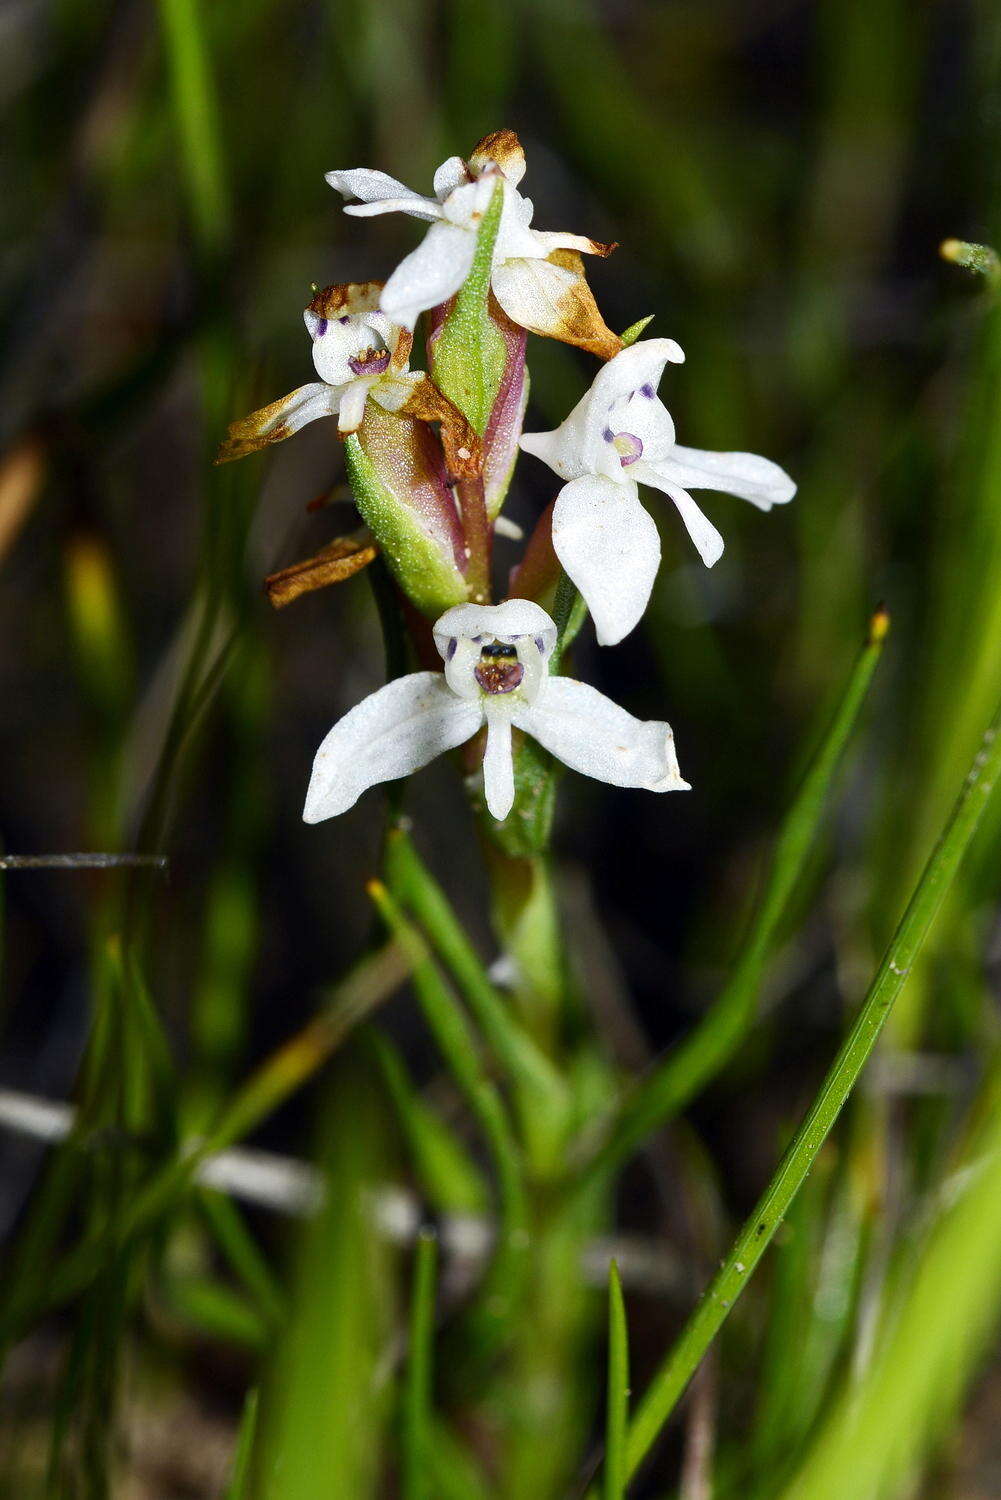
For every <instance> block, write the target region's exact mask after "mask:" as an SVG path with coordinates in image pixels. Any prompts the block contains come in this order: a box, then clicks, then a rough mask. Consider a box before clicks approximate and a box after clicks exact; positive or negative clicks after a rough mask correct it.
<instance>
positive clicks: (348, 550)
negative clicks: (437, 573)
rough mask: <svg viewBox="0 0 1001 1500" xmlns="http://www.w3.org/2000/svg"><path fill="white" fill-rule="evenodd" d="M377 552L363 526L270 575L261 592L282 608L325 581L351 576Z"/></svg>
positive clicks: (329, 582) (277, 606)
mask: <svg viewBox="0 0 1001 1500" xmlns="http://www.w3.org/2000/svg"><path fill="white" fill-rule="evenodd" d="M378 552H379V548H378V547H377V546H376V544H375V542H374V541H373V540H372V536H371V533H370V532H369V531H368V529H367V528H362V529H361V530H360V531H355V532H351V533H350V534H349V535H348V536H342V537H338V538H337V540H336V541H333V542H330V543H329V544H328V545H327V546H326V547H322V548H321V549H320V551H319V552H318V553H317V554H316V556H315V557H307V558H306V559H304V561H303V562H298V563H293V564H292V566H291V567H288V568H282V569H280V571H279V572H277V573H271V574H269V575H268V577H267V578H266V579H265V580H264V592H265V593H266V594H267V596H268V600H269V602H270V603H271V604H273V605H274V607H275V609H284V608H285V607H286V605H288V604H291V603H293V601H294V600H296V599H298V598H299V597H300V596H301V595H302V594H311V593H312V592H313V591H314V590H315V589H322V588H326V587H327V585H328V584H332V583H343V581H344V580H345V579H346V578H353V577H354V575H355V574H356V573H360V572H361V570H362V569H363V568H367V567H368V565H369V563H370V562H372V561H374V559H375V558H376V556H377V555H378Z"/></svg>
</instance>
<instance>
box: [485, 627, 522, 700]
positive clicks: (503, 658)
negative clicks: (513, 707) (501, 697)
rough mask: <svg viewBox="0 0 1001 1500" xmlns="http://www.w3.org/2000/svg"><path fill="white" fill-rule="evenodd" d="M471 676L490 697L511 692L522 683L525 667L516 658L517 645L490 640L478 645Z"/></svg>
mask: <svg viewBox="0 0 1001 1500" xmlns="http://www.w3.org/2000/svg"><path fill="white" fill-rule="evenodd" d="M473 676H474V677H475V679H476V681H477V683H478V684H479V686H480V687H481V688H482V689H483V691H484V692H485V693H487V694H488V695H489V696H490V697H496V696H497V695H498V694H501V693H513V692H514V691H515V690H516V689H517V688H519V687H520V686H521V684H522V681H523V679H524V676H525V668H524V666H523V665H522V663H521V662H520V661H519V659H518V647H517V646H512V645H509V644H508V643H507V642H506V641H491V642H490V643H489V644H488V645H486V646H481V647H480V659H479V661H478V662H477V663H476V666H475V667H474V668H473Z"/></svg>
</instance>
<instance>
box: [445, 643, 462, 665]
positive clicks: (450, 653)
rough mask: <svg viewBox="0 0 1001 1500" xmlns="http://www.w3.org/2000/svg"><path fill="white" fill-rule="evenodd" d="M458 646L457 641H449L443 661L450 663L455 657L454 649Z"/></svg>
mask: <svg viewBox="0 0 1001 1500" xmlns="http://www.w3.org/2000/svg"><path fill="white" fill-rule="evenodd" d="M458 644H459V642H458V641H449V643H448V649H447V650H446V652H445V660H446V661H451V660H452V657H453V656H454V655H455V648H456V646H458Z"/></svg>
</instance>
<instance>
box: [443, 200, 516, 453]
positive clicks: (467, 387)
mask: <svg viewBox="0 0 1001 1500" xmlns="http://www.w3.org/2000/svg"><path fill="white" fill-rule="evenodd" d="M503 208H504V191H503V188H502V187H501V184H500V182H498V184H497V187H495V188H494V192H493V196H492V197H491V199H490V207H489V208H488V209H487V211H486V213H485V214H484V215H483V222H482V224H481V225H480V228H479V232H478V234H477V236H476V254H475V256H474V257H473V265H472V269H471V270H470V272H469V275H468V276H467V277H466V280H465V281H464V282H463V284H462V286H461V287H460V289H459V291H458V292H457V293H456V296H455V301H454V302H453V303H452V306H451V308H450V309H449V312H448V316H447V317H446V318H445V321H444V323H443V324H442V328H441V332H440V333H439V334H438V337H437V338H436V339H435V340H434V343H433V345H432V347H431V373H432V376H433V377H434V381H435V384H436V385H437V387H438V389H439V390H440V391H442V392H443V393H444V394H445V395H446V396H447V397H448V398H449V400H450V401H454V402H455V405H456V406H457V407H458V408H459V410H460V411H461V412H462V413H463V415H464V416H465V417H466V418H467V419H468V420H469V422H470V423H471V424H472V425H473V427H474V428H475V429H476V431H477V432H478V433H479V435H480V437H482V436H483V434H484V432H486V429H487V422H488V421H489V419H490V413H491V411H492V409H493V404H494V401H495V400H496V399H497V392H498V390H499V389H500V383H501V380H502V379H503V376H504V367H505V364H506V362H507V346H506V344H505V342H504V338H503V335H502V334H501V332H500V330H499V329H498V327H497V325H496V324H495V323H494V321H493V319H492V318H491V317H490V312H489V302H490V273H491V270H492V268H493V257H494V245H495V244H496V242H497V231H498V229H499V228H500V220H501V213H502V211H503Z"/></svg>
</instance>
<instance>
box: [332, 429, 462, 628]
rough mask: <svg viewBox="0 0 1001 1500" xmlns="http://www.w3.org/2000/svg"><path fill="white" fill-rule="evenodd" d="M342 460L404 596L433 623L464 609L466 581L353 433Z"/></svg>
mask: <svg viewBox="0 0 1001 1500" xmlns="http://www.w3.org/2000/svg"><path fill="white" fill-rule="evenodd" d="M401 420H404V421H405V420H406V419H401ZM344 459H345V464H346V466H347V471H348V482H349V484H350V485H351V489H352V492H353V494H354V498H355V504H356V505H357V507H358V511H359V513H360V515H361V517H362V519H363V520H364V522H365V524H366V525H367V526H368V527H369V529H370V531H371V532H372V534H373V536H374V537H375V538H376V540H377V541H378V543H379V547H380V548H381V551H382V555H383V557H384V558H385V559H386V562H387V564H388V566H389V568H390V570H391V572H392V573H393V575H394V577H395V578H396V580H397V582H398V583H399V584H400V587H401V588H402V589H403V591H404V593H405V594H406V595H407V597H408V598H409V599H411V600H412V601H413V603H414V604H415V605H416V606H417V608H418V609H419V610H421V611H422V613H424V614H426V615H428V616H430V618H432V619H437V618H438V616H439V615H441V614H444V612H445V610H446V609H451V607H452V605H453V604H464V603H465V601H466V600H467V599H468V598H469V591H468V589H467V586H466V580H465V579H464V578H463V576H462V574H461V573H460V572H459V570H458V568H457V567H456V566H455V564H454V563H453V562H452V561H451V559H449V558H448V557H447V556H446V555H445V550H444V548H443V546H442V545H441V544H440V543H439V542H437V541H435V539H434V538H433V537H432V536H430V535H429V534H428V532H427V531H426V530H425V529H424V527H423V526H422V525H421V523H420V519H419V517H418V515H417V514H416V512H415V511H414V510H413V508H412V507H411V506H410V505H408V504H407V500H406V498H405V497H400V496H398V495H396V494H394V492H393V491H392V490H391V489H390V488H389V486H388V485H387V484H386V483H385V482H384V481H383V479H382V478H381V476H380V474H379V472H378V470H377V468H376V466H375V464H374V463H373V462H372V459H371V457H370V456H369V454H368V453H366V451H365V449H364V448H363V447H362V444H361V442H360V441H359V439H358V436H357V434H356V433H352V434H351V435H350V436H349V437H348V438H346V439H345V442H344Z"/></svg>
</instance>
